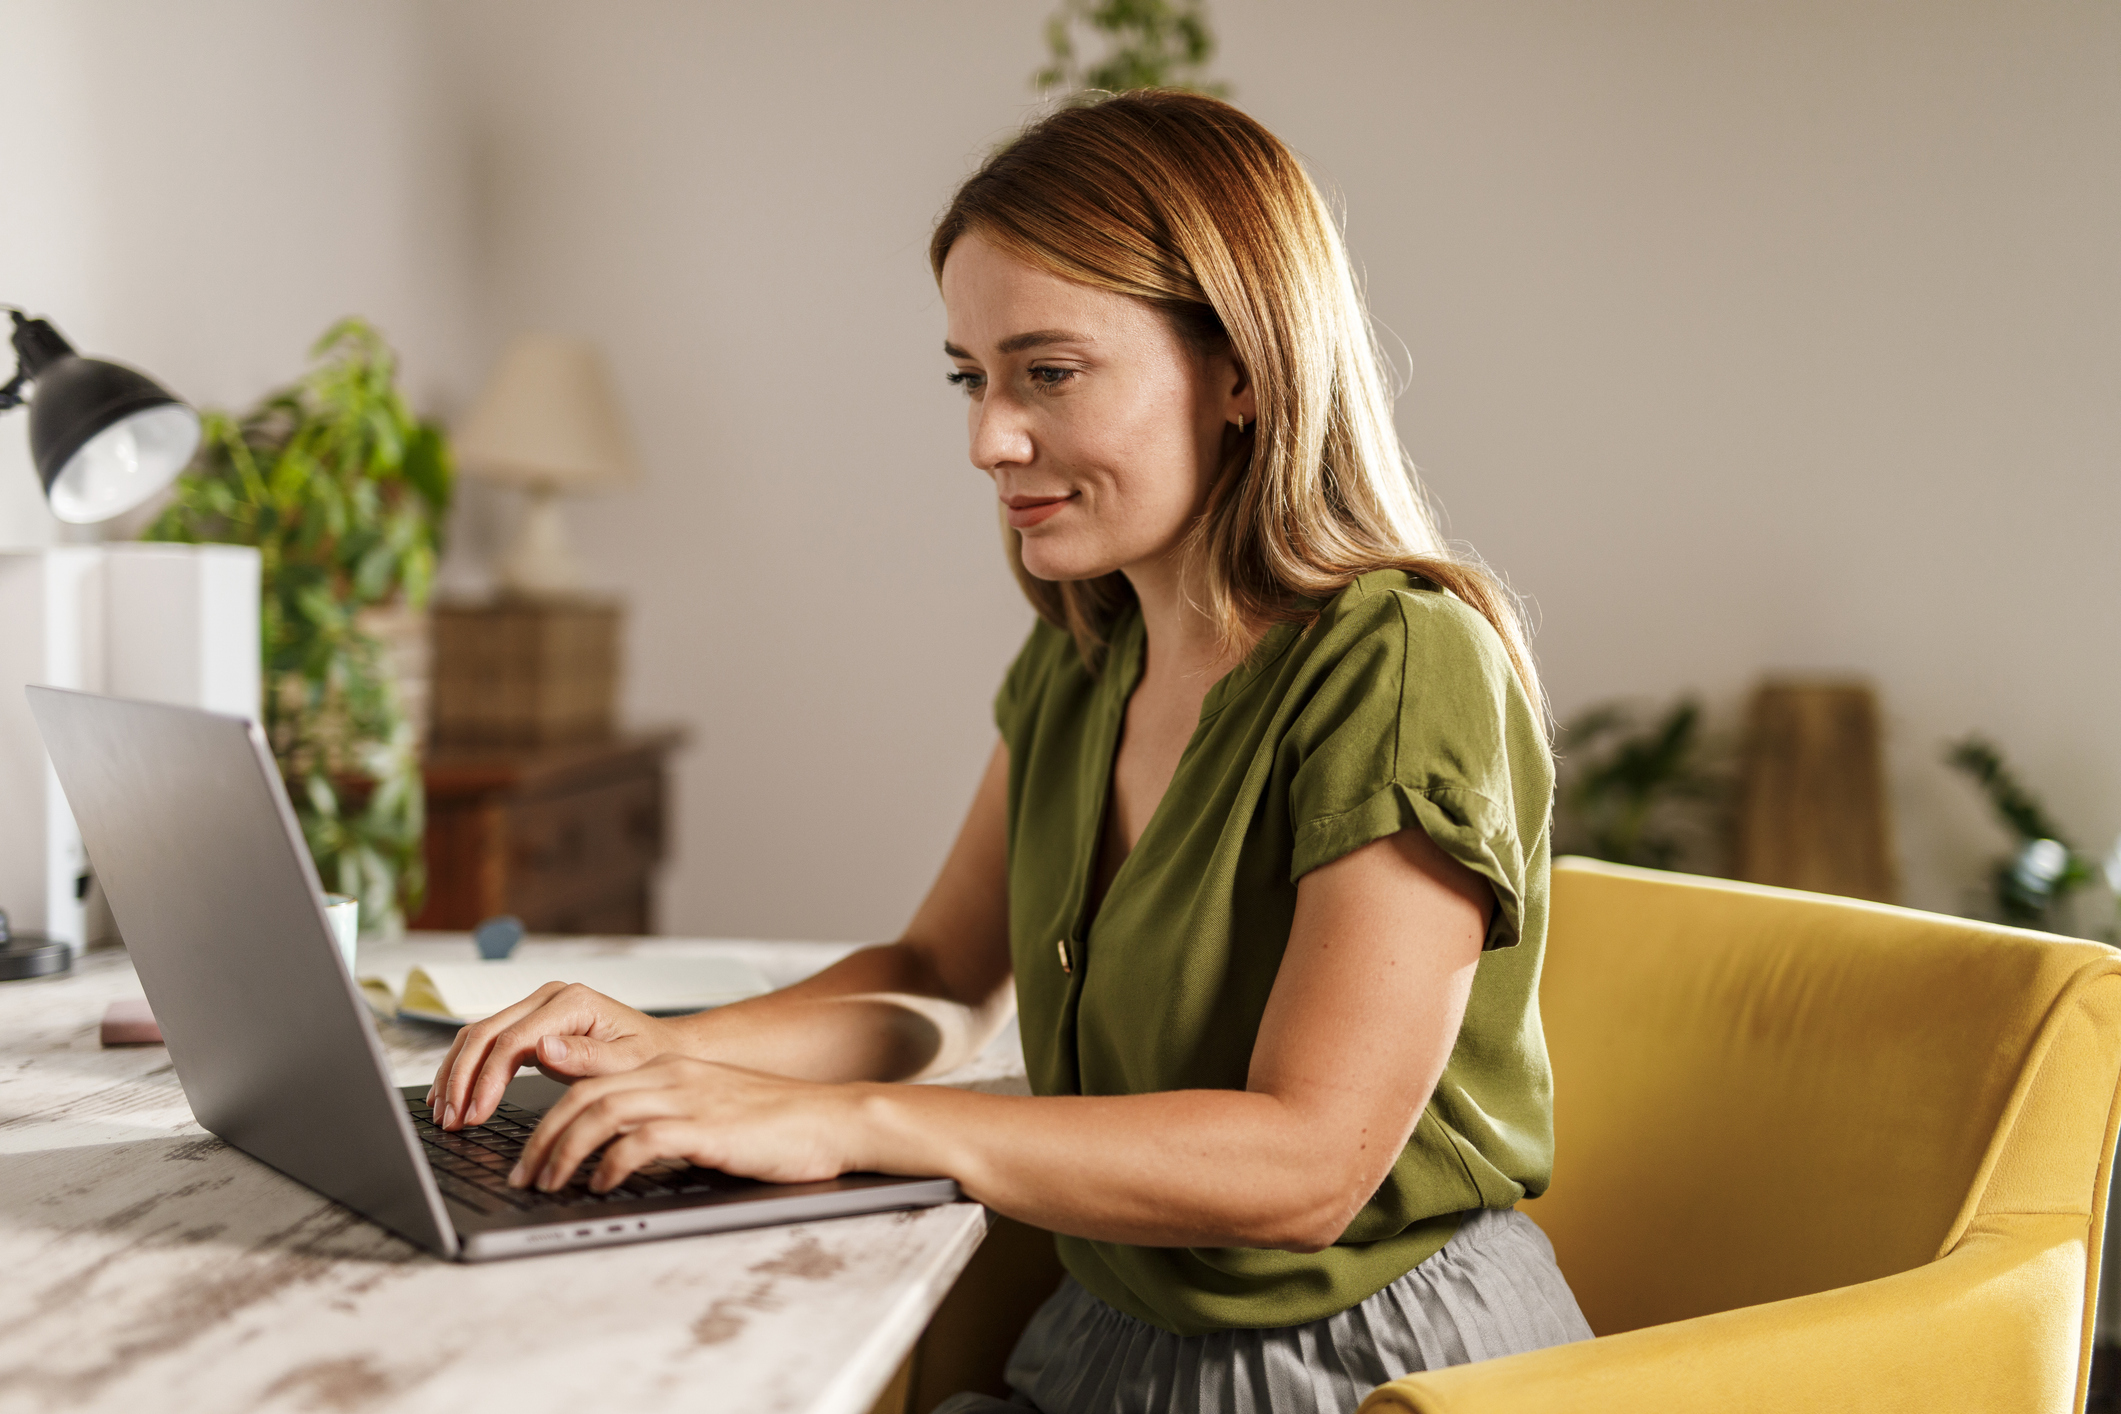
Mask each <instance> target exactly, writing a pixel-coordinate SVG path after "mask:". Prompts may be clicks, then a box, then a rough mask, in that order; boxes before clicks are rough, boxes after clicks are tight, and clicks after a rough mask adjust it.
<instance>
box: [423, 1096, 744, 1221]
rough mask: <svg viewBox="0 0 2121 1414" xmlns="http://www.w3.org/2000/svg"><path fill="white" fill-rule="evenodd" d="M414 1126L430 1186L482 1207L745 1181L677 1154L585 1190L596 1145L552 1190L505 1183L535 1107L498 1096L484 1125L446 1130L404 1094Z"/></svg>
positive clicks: (612, 1197) (702, 1188)
mask: <svg viewBox="0 0 2121 1414" xmlns="http://www.w3.org/2000/svg"><path fill="white" fill-rule="evenodd" d="M405 1104H406V1108H407V1109H408V1110H409V1111H410V1112H411V1114H412V1128H413V1132H414V1133H415V1134H417V1135H419V1136H420V1143H421V1145H422V1146H423V1147H424V1148H425V1150H426V1153H427V1164H428V1167H429V1168H431V1169H433V1170H434V1176H435V1184H436V1186H437V1187H439V1188H440V1189H441V1190H442V1192H443V1193H444V1194H446V1195H447V1196H449V1197H451V1198H454V1199H455V1200H456V1201H458V1202H459V1203H462V1204H464V1205H465V1206H466V1207H469V1208H473V1209H475V1210H477V1211H479V1212H482V1213H502V1212H534V1211H536V1210H538V1209H543V1208H574V1207H581V1206H583V1205H585V1204H598V1203H624V1202H631V1201H632V1200H634V1199H636V1198H672V1197H679V1196H683V1195H688V1194H697V1193H713V1192H715V1191H717V1190H718V1189H729V1188H736V1187H743V1186H746V1185H745V1183H744V1180H742V1179H737V1178H731V1177H730V1176H729V1175H728V1174H725V1173H717V1172H715V1171H714V1170H712V1169H703V1168H695V1167H693V1166H692V1165H691V1164H688V1163H685V1162H684V1161H682V1160H671V1159H665V1160H660V1161H658V1162H657V1163H654V1164H650V1165H648V1166H647V1167H646V1168H643V1169H640V1170H638V1171H636V1172H634V1173H633V1174H631V1175H629V1176H628V1177H627V1178H626V1180H625V1181H624V1182H622V1183H620V1184H619V1186H618V1187H616V1188H614V1189H612V1190H611V1191H610V1192H609V1193H595V1192H592V1191H590V1187H589V1176H590V1175H591V1174H593V1173H595V1172H596V1166H597V1161H598V1160H599V1159H601V1158H602V1157H603V1153H604V1151H603V1150H601V1149H599V1150H597V1151H596V1152H595V1153H593V1154H591V1155H590V1156H589V1157H588V1159H586V1160H585V1161H584V1162H583V1164H582V1166H581V1167H580V1168H578V1169H576V1170H575V1171H574V1176H573V1177H572V1178H570V1179H569V1180H568V1181H567V1183H566V1185H565V1186H564V1187H562V1188H560V1189H559V1190H558V1191H556V1192H553V1193H543V1192H540V1191H539V1190H537V1189H535V1188H510V1187H509V1186H508V1173H509V1170H510V1169H513V1168H514V1167H515V1166H516V1160H517V1159H518V1158H520V1157H521V1156H522V1153H523V1146H524V1145H525V1144H527V1143H528V1142H530V1134H531V1131H532V1130H534V1129H536V1128H537V1127H538V1112H537V1111H536V1110H526V1109H524V1108H523V1107H522V1106H520V1105H511V1104H508V1103H506V1102H503V1103H502V1105H501V1107H500V1108H499V1109H498V1110H496V1111H495V1112H494V1115H493V1118H491V1119H489V1120H487V1121H486V1122H485V1123H484V1124H477V1125H466V1126H465V1127H464V1128H462V1129H454V1130H452V1129H444V1128H442V1127H441V1126H440V1125H438V1124H436V1123H435V1122H434V1111H433V1110H432V1109H430V1108H429V1107H428V1106H427V1105H426V1104H425V1103H423V1102H421V1101H419V1100H410V1099H409V1100H407V1101H406V1102H405Z"/></svg>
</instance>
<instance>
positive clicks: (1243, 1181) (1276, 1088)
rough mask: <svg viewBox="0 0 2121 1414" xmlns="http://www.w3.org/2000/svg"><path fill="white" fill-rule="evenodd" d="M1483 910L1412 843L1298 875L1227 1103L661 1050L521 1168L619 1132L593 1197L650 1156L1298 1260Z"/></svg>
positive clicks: (1373, 1183)
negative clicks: (988, 1091)
mask: <svg viewBox="0 0 2121 1414" xmlns="http://www.w3.org/2000/svg"><path fill="white" fill-rule="evenodd" d="M1493 907H1494V896H1493V894H1492V893H1491V892H1490V890H1489V889H1488V887H1487V885H1486V884H1485V883H1484V882H1483V881H1481V879H1480V878H1479V877H1478V876H1476V875H1475V874H1473V873H1472V872H1471V871H1470V870H1468V869H1466V868H1465V867H1464V866H1463V865H1461V864H1459V863H1458V862H1457V861H1455V860H1453V859H1451V858H1450V857H1449V856H1447V855H1445V854H1444V853H1443V851H1442V850H1440V849H1438V848H1437V847H1436V845H1435V844H1434V843H1433V842H1432V841H1431V840H1430V839H1429V838H1428V836H1427V835H1425V834H1424V833H1422V832H1421V831H1420V830H1419V829H1408V830H1403V831H1401V832H1400V833H1398V834H1396V835H1392V836H1390V837H1388V838H1386V839H1381V840H1377V841H1375V842H1374V843H1371V844H1369V845H1366V846H1364V847H1363V848H1361V849H1358V850H1355V851H1353V852H1352V853H1350V854H1348V855H1345V856H1344V857H1342V858H1340V859H1338V860H1335V861H1334V862H1333V863H1331V864H1326V865H1322V866H1320V867H1319V868H1317V869H1314V870H1312V871H1311V872H1310V873H1308V874H1306V875H1305V876H1304V877H1303V878H1302V879H1301V880H1300V881H1298V884H1297V902H1296V917H1295V922H1294V923H1293V925H1292V926H1291V929H1290V934H1289V946H1288V949H1287V951H1286V952H1285V954H1284V955H1283V958H1282V964H1281V969H1280V972H1279V973H1278V974H1277V975H1276V977H1275V982H1274V990H1273V993H1272V994H1271V996H1270V997H1269V999H1268V1002H1267V1007H1266V1013H1265V1015H1264V1016H1263V1017H1262V1019H1261V1021H1260V1028H1259V1039H1258V1041H1257V1043H1256V1044H1255V1045H1254V1047H1253V1052H1252V1065H1251V1072H1250V1074H1249V1076H1248V1078H1247V1082H1246V1087H1245V1088H1244V1089H1243V1090H1178V1091H1169V1092H1164V1093H1159V1094H1150V1095H1124V1096H1056V1097H1044V1098H1031V1097H1016V1096H997V1095H981V1094H974V1093H970V1092H966V1091H959V1090H952V1089H950V1088H948V1087H945V1086H935V1085H868V1084H861V1085H823V1084H814V1083H809V1082H803V1081H794V1080H788V1079H784V1078H781V1077H777V1076H769V1075H764V1074H760V1073H757V1072H754V1071H745V1070H738V1069H735V1068H733V1067H728V1066H719V1065H715V1064H712V1063H710V1062H705V1061H696V1060H690V1059H686V1058H682V1057H665V1058H663V1059H660V1060H657V1061H653V1062H650V1063H649V1064H648V1065H645V1066H642V1067H641V1068H640V1069H638V1070H633V1071H628V1072H625V1073H623V1074H618V1075H611V1076H605V1077H601V1078H599V1079H594V1080H585V1081H581V1082H579V1083H578V1084H576V1085H575V1087H574V1088H573V1089H572V1090H571V1091H570V1092H569V1093H568V1094H567V1096H566V1097H565V1098H564V1099H562V1100H561V1101H560V1102H559V1104H557V1105H555V1106H554V1107H553V1109H552V1111H551V1112H550V1114H549V1115H548V1116H547V1118H546V1120H545V1122H544V1123H543V1124H542V1125H541V1126H540V1127H539V1129H538V1132H537V1135H536V1137H535V1138H534V1139H533V1140H532V1141H531V1143H530V1145H529V1146H528V1148H527V1149H526V1151H525V1158H524V1165H523V1167H522V1168H521V1169H519V1170H518V1175H519V1178H520V1181H525V1182H528V1181H531V1180H532V1179H536V1180H538V1181H540V1182H541V1183H543V1184H544V1185H545V1186H548V1187H550V1186H557V1185H558V1183H559V1182H561V1181H562V1180H563V1179H564V1177H565V1176H566V1175H568V1174H571V1173H572V1172H573V1171H574V1169H575V1167H576V1165H578V1164H579V1163H580V1162H582V1160H583V1159H584V1158H585V1157H586V1156H587V1155H588V1154H589V1153H590V1152H592V1151H593V1150H594V1149H595V1148H596V1147H597V1146H598V1145H600V1144H603V1143H605V1142H606V1141H607V1140H613V1139H614V1136H616V1140H615V1142H613V1143H611V1145H610V1148H609V1149H608V1150H607V1151H606V1154H605V1157H604V1160H603V1162H602V1164H601V1165H600V1166H599V1168H598V1170H597V1172H596V1175H595V1177H594V1180H593V1182H594V1184H595V1186H597V1187H609V1186H610V1185H611V1184H614V1183H616V1182H617V1181H618V1180H619V1179H621V1178H623V1177H624V1176H625V1174H626V1173H627V1172H630V1171H631V1170H633V1169H635V1168H638V1167H640V1166H641V1165H643V1164H646V1163H648V1162H650V1161H651V1160H654V1159H657V1158H665V1157H671V1158H686V1159H690V1160H691V1161H692V1162H694V1163H697V1164H701V1165H704V1166H706V1167H710V1168H719V1169H724V1170H727V1171H729V1172H732V1173H740V1174H747V1175H751V1176H753V1177H758V1178H767V1179H774V1180H779V1181H797V1180H804V1179H816V1178H827V1177H831V1176H833V1175H836V1174H839V1173H845V1172H850V1171H855V1170H864V1169H866V1170H875V1171H880V1172H884V1173H897V1174H936V1175H943V1176H947V1177H950V1178H954V1179H956V1180H957V1182H958V1186H959V1187H960V1188H962V1189H963V1190H964V1191H965V1193H966V1195H967V1196H969V1197H972V1198H976V1199H978V1200H979V1201H980V1202H982V1203H985V1204H987V1205H988V1206H989V1207H991V1208H994V1209H996V1210H997V1211H999V1212H1002V1213H1005V1214H1007V1215H1009V1216H1011V1217H1014V1218H1019V1219H1022V1220H1023V1221H1025V1222H1028V1223H1032V1224H1034V1225H1036V1226H1039V1227H1043V1228H1047V1229H1050V1230H1052V1231H1055V1232H1064V1233H1069V1234H1073V1235H1075V1236H1079V1237H1086V1238H1092V1239H1097V1240H1101V1241H1107V1242H1124V1243H1132V1244H1137V1245H1143V1246H1187V1247H1279V1248H1289V1249H1294V1250H1299V1251H1315V1250H1317V1249H1319V1248H1323V1247H1326V1246H1328V1245H1330V1244H1331V1243H1332V1242H1334V1241H1335V1240H1336V1239H1337V1238H1338V1237H1339V1236H1340V1234H1341V1233H1342V1232H1343V1231H1345V1230H1346V1228H1347V1225H1348V1223H1349V1222H1350V1221H1351V1220H1352V1219H1353V1218H1354V1216H1355V1214H1356V1213H1357V1212H1359V1211H1360V1210H1361V1208H1362V1206H1363V1204H1364V1203H1366V1202H1368V1201H1369V1199H1370V1197H1371V1195H1372V1194H1374V1193H1375V1192H1376V1191H1377V1187H1378V1185H1379V1184H1381V1183H1382V1182H1383V1181H1384V1178H1385V1175H1386V1173H1387V1172H1388V1171H1389V1170H1390V1168H1391V1166H1392V1164H1393V1161H1394V1160H1395V1159H1397V1158H1398V1156H1399V1153H1400V1151H1401V1150H1402V1149H1403V1148H1404V1147H1405V1145H1406V1142H1407V1138H1408V1136H1409V1135H1410V1134H1412V1132H1413V1129H1414V1124H1415V1121H1416V1120H1417V1119H1418V1118H1419V1117H1420V1115H1421V1111H1422V1108H1423V1106H1425V1105H1426V1104H1427V1103H1428V1100H1429V1095H1430V1093H1431V1092H1432V1091H1433V1090H1434V1089H1435V1088H1436V1082H1437V1079H1438V1078H1439V1077H1440V1076H1441V1075H1442V1074H1443V1067H1444V1063H1445V1061H1446V1060H1447V1059H1448V1058H1449V1056H1450V1054H1451V1047H1452V1045H1453V1044H1454V1043H1455V1042H1456V1040H1457V1037H1458V1027H1459V1023H1460V1021H1461V1019H1462V1018H1463V1017H1464V1015H1465V1007H1466V998H1467V996H1468V994H1469V993H1470V991H1471V990H1472V985H1473V969H1474V966H1475V964H1477V963H1478V962H1479V960H1480V949H1481V943H1482V940H1483V939H1484V938H1485V936H1486V933H1487V920H1488V913H1489V911H1490V910H1491V909H1492V908H1493ZM541 1170H542V1171H541Z"/></svg>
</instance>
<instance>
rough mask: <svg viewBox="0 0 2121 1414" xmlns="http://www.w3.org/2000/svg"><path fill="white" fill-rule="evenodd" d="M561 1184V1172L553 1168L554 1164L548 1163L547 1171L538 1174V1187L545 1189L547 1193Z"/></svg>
mask: <svg viewBox="0 0 2121 1414" xmlns="http://www.w3.org/2000/svg"><path fill="white" fill-rule="evenodd" d="M559 1186H560V1176H559V1174H558V1173H557V1172H555V1171H554V1170H553V1167H552V1165H550V1164H547V1165H546V1166H545V1172H543V1173H541V1174H539V1175H538V1187H540V1188H542V1189H544V1190H545V1191H546V1192H547V1193H550V1192H552V1190H553V1189H555V1188H558V1187H559Z"/></svg>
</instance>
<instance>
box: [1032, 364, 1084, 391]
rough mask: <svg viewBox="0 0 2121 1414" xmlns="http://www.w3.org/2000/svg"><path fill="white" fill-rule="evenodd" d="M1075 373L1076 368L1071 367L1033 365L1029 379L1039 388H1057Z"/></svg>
mask: <svg viewBox="0 0 2121 1414" xmlns="http://www.w3.org/2000/svg"><path fill="white" fill-rule="evenodd" d="M1075 373H1076V370H1074V369H1072V368H1045V367H1034V368H1032V369H1031V381H1032V382H1033V383H1035V384H1037V385H1038V386H1039V387H1041V388H1058V387H1060V386H1061V385H1062V384H1063V383H1065V382H1067V381H1068V380H1069V379H1070V378H1073V377H1074V376H1075Z"/></svg>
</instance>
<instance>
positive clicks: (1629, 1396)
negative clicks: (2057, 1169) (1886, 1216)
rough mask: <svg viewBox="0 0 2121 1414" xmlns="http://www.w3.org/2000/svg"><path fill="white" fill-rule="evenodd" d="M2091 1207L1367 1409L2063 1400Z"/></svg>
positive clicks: (1992, 1218)
mask: <svg viewBox="0 0 2121 1414" xmlns="http://www.w3.org/2000/svg"><path fill="white" fill-rule="evenodd" d="M2089 1221H2090V1220H2089V1218H2088V1216H2087V1215H2085V1214H2082V1213H2017V1214H2008V1213H2007V1214H1992V1215H1988V1216H1985V1217H1983V1218H1981V1219H1979V1220H1977V1221H1976V1222H1975V1224H1974V1225H1973V1227H1972V1228H1970V1229H1969V1230H1968V1232H1967V1234H1966V1236H1965V1237H1964V1238H1963V1239H1961V1241H1960V1243H1959V1245H1958V1246H1957V1247H1955V1248H1953V1249H1952V1251H1951V1253H1950V1254H1949V1255H1947V1256H1945V1257H1942V1258H1939V1259H1938V1260H1937V1261H1935V1262H1932V1263H1930V1264H1929V1265H1927V1266H1923V1267H1917V1268H1915V1269H1914V1270H1913V1271H1908V1272H1901V1273H1899V1274H1898V1275H1895V1276H1889V1277H1881V1278H1879V1279H1878V1280H1876V1281H1869V1282H1864V1283H1861V1284H1860V1285H1857V1286H1846V1287H1841V1288H1839V1289H1838V1290H1834V1291H1823V1292H1819V1293H1817V1294H1815V1295H1812V1296H1800V1297H1795V1298H1792V1299H1790V1300H1787V1301H1775V1302H1770V1303H1768V1304H1766V1305H1762V1306H1750V1307H1745V1308H1743V1309H1741V1310H1736V1311H1724V1312H1719V1313H1718V1314H1716V1315H1712V1316H1700V1317H1696V1318H1695V1319H1693V1320H1688V1321H1675V1322H1673V1323H1672V1324H1670V1325H1663V1326H1650V1327H1646V1328H1644V1329H1642V1330H1636V1331H1628V1332H1625V1333H1623V1334H1620V1335H1612V1336H1606V1337H1604V1338H1602V1339H1599V1340H1587V1341H1579V1342H1577V1343H1576V1344H1573V1345H1557V1346H1553V1347H1550V1348H1548V1349H1545V1350H1535V1351H1531V1352H1529V1353H1527V1354H1524V1355H1513V1356H1509V1357H1508V1358H1505V1359H1501V1360H1486V1361H1481V1362H1479V1363H1477V1364H1472V1365H1459V1366H1455V1367H1453V1368H1450V1369H1444V1370H1435V1371H1430V1372H1427V1373H1424V1374H1418V1375H1408V1376H1406V1377H1405V1378H1403V1379H1398V1380H1394V1381H1392V1382H1391V1383H1390V1384H1387V1385H1382V1386H1379V1387H1378V1388H1377V1389H1376V1390H1373V1391H1372V1392H1371V1394H1370V1396H1369V1398H1368V1399H1365V1400H1364V1401H1363V1403H1362V1408H1361V1410H1360V1414H1403V1412H1404V1411H1413V1412H1414V1414H1482V1412H1483V1411H1495V1414H1502V1412H1503V1411H1508V1414H1544V1411H1555V1414H1563V1411H1566V1414H1595V1411H1599V1410H1612V1411H1615V1414H1619V1412H1620V1411H1626V1414H1645V1411H1658V1414H1685V1411H1697V1410H1698V1411H1710V1410H1713V1411H1716V1414H1734V1411H1747V1410H1760V1411H1763V1412H1764V1411H1769V1410H1773V1411H1778V1414H1779V1411H1785V1410H1792V1409H1821V1410H1844V1409H1862V1410H1864V1411H1866V1414H1877V1411H1886V1410H1907V1411H1909V1414H1914V1411H1921V1414H1947V1411H1954V1410H1964V1411H1966V1414H1989V1411H1994V1410H1998V1409H2011V1410H2023V1411H2056V1412H2057V1414H2063V1412H2064V1411H2069V1410H2072V1409H2075V1408H2076V1407H2077V1401H2078V1398H2079V1395H2080V1393H2081V1391H2082V1380H2083V1370H2082V1362H2083V1354H2084V1324H2083V1316H2084V1279H2085V1268H2084V1261H2085V1250H2084V1244H2085V1233H2086V1230H2087V1227H2088V1224H2089Z"/></svg>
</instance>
